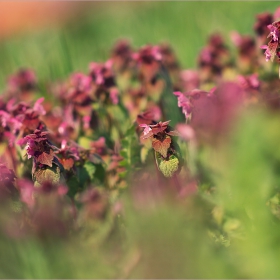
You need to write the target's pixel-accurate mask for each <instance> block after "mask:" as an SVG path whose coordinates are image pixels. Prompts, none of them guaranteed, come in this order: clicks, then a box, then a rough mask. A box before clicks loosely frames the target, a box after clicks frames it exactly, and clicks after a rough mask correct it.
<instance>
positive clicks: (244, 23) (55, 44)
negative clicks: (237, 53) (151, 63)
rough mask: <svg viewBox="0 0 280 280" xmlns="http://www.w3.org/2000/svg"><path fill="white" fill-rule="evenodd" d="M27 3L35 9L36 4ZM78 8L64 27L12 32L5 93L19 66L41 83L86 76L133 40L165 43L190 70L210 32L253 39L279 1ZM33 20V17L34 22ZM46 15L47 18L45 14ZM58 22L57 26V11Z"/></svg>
mask: <svg viewBox="0 0 280 280" xmlns="http://www.w3.org/2000/svg"><path fill="white" fill-rule="evenodd" d="M15 3H17V2H15ZM26 3H28V4H30V5H32V2H25V4H26ZM55 3H57V4H58V5H61V6H62V7H60V9H61V10H62V11H63V10H66V8H67V7H68V6H70V5H71V3H72V2H56V1H55ZM34 4H37V5H40V4H38V2H37V3H36V2H34V3H33V5H34ZM1 5H2V6H4V5H5V2H2V3H1ZM75 5H76V6H75V7H74V8H73V9H74V11H71V13H72V14H71V17H68V18H67V20H65V19H64V18H65V17H61V21H62V24H56V25H54V24H52V21H53V20H52V18H50V20H49V22H48V21H46V19H44V22H45V24H44V25H43V26H41V25H39V24H38V26H39V27H40V28H39V27H38V28H33V27H35V26H36V25H37V22H36V21H34V22H33V23H32V24H33V25H34V26H32V28H30V26H29V27H28V29H27V30H20V32H14V33H12V34H11V35H9V36H6V37H5V38H4V39H2V40H1V41H0V66H1V70H0V88H1V89H2V88H3V86H4V82H5V79H6V76H7V75H8V74H10V73H12V72H14V71H16V70H17V69H18V67H31V68H33V69H34V70H36V72H37V73H38V76H39V78H40V79H41V80H50V79H57V78H62V77H65V76H67V75H68V74H69V73H70V72H73V71H87V67H88V63H89V62H90V61H104V60H106V59H107V58H108V55H109V53H110V49H111V48H112V45H113V43H114V42H115V41H116V40H117V39H119V38H127V39H129V40H130V41H131V43H132V44H133V46H135V47H140V46H142V45H145V44H148V43H151V44H157V43H159V42H165V41H167V42H169V43H170V44H171V45H172V46H173V48H174V50H175V51H176V53H177V55H178V58H179V61H180V63H181V65H182V67H183V68H192V67H195V65H196V57H197V54H198V52H199V50H200V49H201V48H202V47H203V45H204V44H205V42H206V39H207V36H208V35H209V34H210V33H211V32H213V31H219V32H221V33H222V34H224V35H225V36H226V37H225V38H226V39H227V40H228V39H229V36H228V35H229V32H230V31H232V30H237V31H238V32H240V33H241V34H252V33H253V29H252V26H253V23H254V21H255V15H256V14H258V13H261V12H264V11H270V12H274V11H275V9H276V7H277V6H278V2H277V1H274V2H273V1H250V2H243V1H234V2H229V1H225V2H220V1H217V2H214V1H211V2H208V1H206V2H203V1H196V2H189V1H186V2H176V1H172V2H171V1H170V2H158V1H155V2H144V1H143V2H129V1H127V2H125V1H124V2H115V1H113V2H107V1H106V2H79V3H78V2H76V3H75ZM14 6H16V4H15V5H14ZM14 6H13V7H11V8H7V9H6V13H9V14H10V15H11V16H12V15H13V13H15V11H14V10H15V8H14ZM75 10H76V11H77V12H76V13H75ZM35 12H36V11H35ZM35 12H34V13H35ZM10 15H9V16H10ZM33 16H34V14H32V13H31V15H30V17H31V18H32V17H33ZM42 16H43V17H48V14H47V12H46V14H45V15H44V14H43V15H42ZM17 17H19V16H18V15H17ZM57 17H58V20H56V22H57V21H59V12H57ZM20 20H22V22H23V23H24V22H25V21H26V17H25V18H24V17H23V18H22V19H20V18H18V21H19V23H18V24H19V25H20ZM36 20H37V21H38V19H36ZM4 25H5V21H4Z"/></svg>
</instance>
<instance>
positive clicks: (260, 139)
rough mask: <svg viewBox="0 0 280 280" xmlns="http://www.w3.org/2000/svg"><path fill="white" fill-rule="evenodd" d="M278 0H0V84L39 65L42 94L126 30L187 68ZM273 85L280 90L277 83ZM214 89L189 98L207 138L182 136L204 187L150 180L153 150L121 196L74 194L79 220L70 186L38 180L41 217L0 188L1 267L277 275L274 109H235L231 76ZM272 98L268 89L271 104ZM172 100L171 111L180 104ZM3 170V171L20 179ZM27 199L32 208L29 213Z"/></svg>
mask: <svg viewBox="0 0 280 280" xmlns="http://www.w3.org/2000/svg"><path fill="white" fill-rule="evenodd" d="M278 5H279V3H277V2H269V1H266V2H265V1H263V2H259V1H255V2H253V1H248V2H235V1H234V2H227V1H226V2H208V1H206V2H201V1H199V2H165V1H164V2H157V1H155V2H134V1H133V2H129V1H127V2H116V1H113V2H102V1H100V2H64V1H63V2H62V1H61V2H59V1H48V2H47V1H46V2H39V1H37V2H35V1H34V2H29V1H24V2H8V1H7V2H5V1H2V2H0V19H1V24H0V91H2V89H4V88H5V84H6V82H7V77H9V76H10V75H11V74H12V73H15V72H16V71H17V70H18V69H19V68H21V67H27V68H30V69H33V70H34V71H35V72H36V74H37V76H38V81H39V86H38V88H39V91H40V90H41V89H42V88H44V89H42V92H43V93H44V94H45V95H46V89H45V88H47V85H48V84H49V83H51V82H55V81H58V80H62V79H64V78H66V77H68V76H70V74H71V73H73V72H88V65H89V63H90V62H92V61H95V62H104V61H106V60H107V59H108V57H109V54H110V53H111V50H112V46H113V44H114V43H115V42H116V41H117V40H118V39H121V38H125V39H127V40H129V41H130V42H131V43H132V45H133V46H135V47H141V46H143V45H146V44H149V43H151V44H159V43H162V42H168V43H170V45H171V46H172V48H173V49H174V51H175V53H176V55H177V57H178V61H179V63H180V64H181V66H182V69H194V68H195V67H196V66H197V62H198V55H199V53H200V51H201V50H202V48H203V47H204V46H205V45H206V42H207V38H208V35H210V34H211V33H213V32H216V31H218V32H220V33H221V34H222V35H224V38H225V40H226V42H227V43H229V42H230V34H232V33H231V32H232V31H237V32H238V33H240V34H242V35H245V34H249V35H253V34H254V30H253V25H254V22H255V16H256V15H257V14H259V13H262V12H266V11H269V12H272V13H273V12H274V11H275V10H276V8H277V7H278ZM231 48H233V47H232V45H231ZM264 60H265V58H264ZM245 64H246V63H245ZM94 66H96V65H95V64H94V65H93V66H92V68H94ZM245 66H246V65H245ZM245 66H244V67H245ZM245 68H246V67H245ZM91 71H92V72H94V69H93V70H92V69H91ZM195 73H196V72H195V71H194V70H185V71H184V74H185V81H187V80H188V81H189V80H192V82H190V83H189V84H188V85H191V86H192V83H193V85H194V87H196V84H197V83H196V75H195ZM206 74H207V73H206ZM268 80H269V79H268ZM278 85H279V83H278ZM191 89H193V88H191ZM191 89H190V90H191ZM265 90H267V91H269V90H268V89H266V88H265ZM274 90H275V91H277V94H278V92H279V90H278V88H277V83H276V87H274ZM224 92H226V93H224ZM216 94H217V98H218V102H216V103H213V104H214V105H211V104H212V103H210V102H209V98H208V96H207V97H206V96H205V97H202V98H200V99H194V101H193V102H194V104H195V106H196V109H197V108H198V109H197V111H195V112H194V114H193V123H192V125H193V127H194V128H195V129H196V133H197V135H196V137H197V139H198V142H199V141H200V142H201V143H200V142H199V143H198V144H199V145H201V147H202V148H201V150H200V151H199V153H197V154H195V153H196V152H197V151H196V150H195V149H196V146H195V145H196V144H197V143H192V144H194V146H191V147H190V146H188V147H187V144H186V141H183V140H178V142H179V144H180V145H181V150H182V154H183V156H186V157H185V158H187V159H188V162H185V163H184V164H185V165H186V166H188V168H189V171H190V172H193V173H195V174H197V177H199V179H200V186H199V187H198V186H197V185H196V181H195V180H193V181H188V180H187V179H186V180H185V181H184V179H185V178H184V177H183V179H182V178H181V180H182V181H180V183H181V184H182V185H183V186H182V187H183V188H182V192H181V193H179V194H178V196H174V192H175V191H174V190H170V189H169V190H168V191H166V189H168V188H169V187H170V185H172V184H171V183H169V184H170V185H168V183H166V181H162V184H159V183H156V182H155V181H157V180H156V179H157V178H156V174H157V173H156V172H157V169H156V167H155V166H153V162H152V161H153V157H152V156H147V162H148V160H151V162H152V163H151V164H150V165H149V164H147V170H144V171H143V172H142V171H139V170H137V173H135V174H133V176H132V178H130V179H129V180H128V182H129V186H128V188H127V189H124V190H120V191H119V190H116V193H117V191H119V192H120V193H121V194H122V196H121V199H120V200H118V201H117V202H116V203H115V201H114V190H113V191H112V193H113V194H112V196H111V197H110V198H108V197H107V196H102V195H103V193H102V191H100V192H99V191H97V190H96V189H94V188H92V189H90V188H89V189H88V190H87V191H84V193H82V195H81V196H80V197H78V199H77V201H78V207H77V209H78V210H79V211H80V216H79V219H78V222H77V225H75V226H77V228H78V229H76V228H75V226H74V227H73V225H72V224H71V221H70V220H71V219H70V218H69V217H70V216H71V215H74V216H75V215H76V214H77V213H73V212H75V211H74V210H73V209H74V208H73V207H72V206H73V205H72V204H71V203H72V202H73V201H72V200H71V199H70V197H67V198H65V197H63V198H62V196H63V195H64V194H65V193H64V192H65V189H63V186H62V187H61V188H60V189H55V190H53V189H51V188H53V186H48V185H47V186H44V188H45V189H44V188H42V190H41V192H45V193H47V195H45V196H42V197H41V198H42V199H41V200H38V201H39V202H38V204H37V205H36V207H37V208H36V209H35V211H34V212H36V211H37V212H36V215H38V216H36V215H35V218H34V217H33V218H34V220H35V222H34V220H33V221H26V220H24V218H22V216H21V215H23V214H24V213H23V211H21V210H22V209H19V210H17V209H18V208H20V207H22V206H20V205H15V204H13V202H10V201H8V202H6V200H5V199H4V198H3V197H4V195H2V193H0V195H1V197H0V220H1V221H3V223H4V226H3V224H2V225H1V227H2V226H3V229H1V231H0V278H49V279H50V278H99V279H100V278H102V279H105V278H132V279H138V278H139V279H140V278H155V279H156V278H165V279H167V278H170V279H171V278H177V279H179V278H217V279H218V278H236V279H237V278H279V275H280V266H279V258H280V243H279V236H280V223H279V216H280V214H279V213H280V210H279V209H280V202H279V201H280V196H279V193H280V191H279V182H280V176H279V170H278V168H280V164H279V162H280V148H279V138H280V132H279V131H280V130H279V113H277V112H274V111H273V110H270V109H269V110H267V108H268V107H269V106H270V105H269V101H268V100H266V102H267V103H265V104H266V105H265V106H263V105H260V106H259V107H258V106H256V108H254V110H243V109H244V108H243V107H242V108H241V109H240V108H239V105H240V103H241V102H240V99H241V97H240V96H241V94H243V89H241V86H237V85H236V84H233V83H231V82H229V83H225V84H222V85H221V86H220V87H218V89H217V92H216ZM239 94H240V96H239ZM252 95H253V94H252ZM209 96H210V98H212V97H211V95H210V94H209ZM112 99H113V98H112ZM260 99H261V97H260ZM276 99H277V100H278V97H276ZM277 100H276V101H275V100H271V103H273V102H274V101H275V103H273V104H272V105H271V107H273V105H275V106H276V107H277V108H276V109H275V108H274V109H275V111H277V109H278V108H279V105H278V103H277ZM253 101H254V100H253ZM253 101H252V103H253ZM276 103H277V104H276ZM209 104H210V105H209ZM10 105H11V104H10ZM11 106H12V105H11ZM211 106H212V107H211ZM34 107H35V106H34ZM167 107H168V103H167ZM205 107H207V110H204V109H205ZM269 108H270V107H269ZM177 109H178V108H177ZM203 110H204V111H203ZM231 110H232V111H231ZM166 111H167V112H169V114H170V116H171V117H172V113H174V112H175V111H174V112H172V108H171V109H170V108H167V109H166ZM170 111H171V113H170ZM237 111H238V113H236V112H237ZM117 112H121V110H120V111H117ZM174 114H175V113H174ZM116 115H117V114H116ZM167 115H168V114H167ZM120 119H121V117H120ZM232 119H234V121H232ZM167 120H168V119H167ZM47 121H48V120H47V119H46V121H45V122H46V123H47ZM173 121H174V119H173ZM49 122H52V120H49ZM54 122H55V117H54ZM229 123H230V125H231V126H228V124H229ZM53 125H54V124H53ZM125 125H127V123H125V122H124V126H125ZM185 125H186V124H182V126H181V127H183V128H185ZM54 127H55V125H54ZM187 128H188V129H189V130H188V131H187V130H184V132H185V133H186V134H185V135H183V136H182V138H184V137H185V139H184V140H186V139H187V140H188V141H189V140H190V139H192V137H193V130H191V129H190V127H187ZM178 129H179V127H178ZM218 132H219V133H220V134H223V135H220V134H219V133H218ZM224 134H225V135H226V137H228V138H226V137H225V139H226V140H227V141H224V138H223V137H224ZM215 137H217V138H218V139H220V138H222V141H221V142H218V141H216V138H215ZM209 139H211V141H210V140H209ZM213 139H214V140H213ZM228 139H229V140H228ZM102 140H104V138H102V139H101V141H100V142H99V143H98V144H99V146H98V144H96V143H95V144H96V147H97V148H100V147H101V148H102V147H103V146H102V143H103V142H102ZM212 140H213V141H212ZM137 141H138V140H137ZM96 142H97V141H96ZM137 143H138V142H137ZM205 143H206V144H205ZM0 148H1V147H0ZM97 148H96V149H97ZM101 148H100V149H101ZM116 150H117V147H116ZM192 152H193V153H194V154H195V156H197V158H195V156H194V155H193V154H192ZM141 156H142V155H141ZM1 168H2V167H1ZM199 168H201V169H200V170H196V169H199ZM112 169H114V167H112ZM1 172H2V171H1ZM5 172H8V171H7V170H6V171H5ZM3 174H4V173H3ZM7 174H8V173H7ZM8 175H9V176H10V177H11V176H12V175H10V174H8ZM8 175H5V178H4V179H5V180H7V178H8V179H10V181H13V180H14V178H10V177H9V176H8ZM187 175H188V174H187ZM187 175H185V176H186V178H187ZM3 177H4V176H3ZM1 180H2V179H1ZM1 184H2V181H1V182H0V186H1ZM29 184H30V183H29ZM165 184H166V185H165ZM31 185H32V184H31ZM22 186H23V187H22V188H23V189H24V190H25V194H26V197H24V198H21V199H22V201H23V202H25V203H27V204H28V201H31V199H30V196H31V195H30V194H29V193H28V192H29V191H30V190H31V189H32V188H33V186H29V185H28V183H26V182H22ZM32 191H33V189H32ZM213 192H215V195H212V194H213ZM22 193H24V192H22ZM22 193H21V195H22ZM175 193H176V192H175ZM36 195H37V196H38V197H39V198H40V194H39V193H38V194H36ZM116 196H117V194H116ZM2 199H3V201H5V203H7V205H6V204H5V203H4V202H3V203H2ZM28 199H29V200H28ZM50 202H51V203H52V204H50ZM82 204H83V207H81V205H82ZM108 205H110V207H111V206H112V207H111V208H110V212H109V213H107V212H106V211H107V210H106V209H107V208H108ZM29 206H30V205H29ZM17 207H18V208H17ZM32 207H34V206H33V205H31V206H30V208H26V209H25V210H26V211H30V212H32V211H33V210H34V209H33V208H32ZM271 209H272V211H271ZM71 211H72V212H71ZM38 213H39V214H38ZM42 213H43V214H44V215H43V218H42V216H40V214H42ZM45 213H47V214H48V215H47V214H46V215H45ZM57 213H59V216H58V217H56V214H57ZM25 214H26V213H25ZM28 214H29V212H28ZM11 217H12V219H11ZM25 217H29V216H28V215H25ZM71 217H72V216H71ZM36 218H37V220H36ZM38 220H39V222H38ZM18 221H20V222H18ZM33 222H34V224H35V223H36V222H37V224H36V226H37V227H38V229H36V230H37V231H36V234H34V232H33V230H34V224H33ZM83 223H84V224H83ZM53 224H55V225H54V226H53ZM38 225H39V226H38ZM80 225H82V226H81V227H80V228H79V226H80ZM52 226H53V227H52ZM71 226H72V227H71ZM52 228H58V229H59V231H58V232H52ZM69 228H71V230H70V233H69V230H68V229H69ZM30 232H31V233H30ZM65 232H67V234H65ZM29 233H30V234H29ZM49 233H50V234H49ZM54 236H55V237H54ZM11 240H12V241H11Z"/></svg>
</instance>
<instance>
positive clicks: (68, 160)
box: [60, 158, 74, 170]
mask: <svg viewBox="0 0 280 280" xmlns="http://www.w3.org/2000/svg"><path fill="white" fill-rule="evenodd" d="M60 163H61V164H62V165H63V167H64V169H66V170H70V169H71V168H72V167H73V165H74V160H73V159H72V158H62V159H61V160H60Z"/></svg>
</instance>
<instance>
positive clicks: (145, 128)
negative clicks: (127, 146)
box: [139, 123, 152, 137]
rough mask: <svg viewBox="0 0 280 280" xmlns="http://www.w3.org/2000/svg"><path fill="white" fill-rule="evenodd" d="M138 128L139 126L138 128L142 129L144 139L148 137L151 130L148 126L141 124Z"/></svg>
mask: <svg viewBox="0 0 280 280" xmlns="http://www.w3.org/2000/svg"><path fill="white" fill-rule="evenodd" d="M139 126H140V127H144V131H143V134H144V136H146V137H147V135H149V136H150V131H151V130H152V129H151V128H150V126H149V125H147V124H145V123H142V124H139ZM151 135H152V133H151Z"/></svg>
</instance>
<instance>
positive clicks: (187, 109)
mask: <svg viewBox="0 0 280 280" xmlns="http://www.w3.org/2000/svg"><path fill="white" fill-rule="evenodd" d="M173 94H174V95H176V96H178V107H179V108H182V112H183V114H184V115H185V117H186V119H188V118H190V115H191V112H192V105H191V101H190V99H189V97H187V96H185V95H184V94H183V93H181V92H180V91H175V92H174V93H173Z"/></svg>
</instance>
